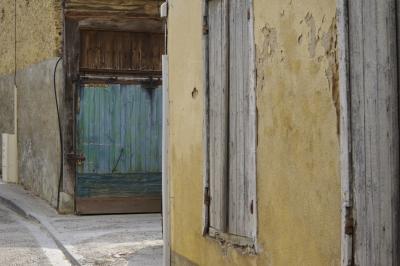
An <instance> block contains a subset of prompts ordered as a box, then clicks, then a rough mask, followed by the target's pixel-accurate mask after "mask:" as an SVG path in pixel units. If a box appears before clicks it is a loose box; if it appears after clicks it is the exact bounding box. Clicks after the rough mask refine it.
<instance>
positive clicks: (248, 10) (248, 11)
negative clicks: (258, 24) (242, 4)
mask: <svg viewBox="0 0 400 266" xmlns="http://www.w3.org/2000/svg"><path fill="white" fill-rule="evenodd" d="M250 18H251V11H250V8H248V9H247V20H250Z"/></svg>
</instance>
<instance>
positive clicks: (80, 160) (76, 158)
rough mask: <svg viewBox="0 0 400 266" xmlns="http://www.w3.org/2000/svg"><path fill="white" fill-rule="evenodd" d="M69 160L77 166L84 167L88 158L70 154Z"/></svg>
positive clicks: (68, 155)
mask: <svg viewBox="0 0 400 266" xmlns="http://www.w3.org/2000/svg"><path fill="white" fill-rule="evenodd" d="M67 160H69V161H73V162H74V163H76V164H77V165H82V164H83V162H84V161H85V160H86V158H85V156H84V155H83V154H76V153H68V154H67Z"/></svg>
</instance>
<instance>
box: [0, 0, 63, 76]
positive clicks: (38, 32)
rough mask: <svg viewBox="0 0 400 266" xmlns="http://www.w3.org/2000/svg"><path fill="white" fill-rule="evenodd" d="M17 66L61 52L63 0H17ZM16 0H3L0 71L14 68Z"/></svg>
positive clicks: (0, 9) (4, 71) (6, 71)
mask: <svg viewBox="0 0 400 266" xmlns="http://www.w3.org/2000/svg"><path fill="white" fill-rule="evenodd" d="M16 3H17V12H16V14H17V19H16V22H17V68H18V69H24V68H26V67H28V66H30V65H33V64H36V63H39V62H41V61H43V60H46V59H49V58H52V57H55V56H59V55H60V49H61V47H62V13H61V0H16ZM14 22H15V9H14V0H1V1H0V58H1V59H0V74H10V73H12V72H13V71H14V61H15V60H14V55H15V54H14V40H15V34H14Z"/></svg>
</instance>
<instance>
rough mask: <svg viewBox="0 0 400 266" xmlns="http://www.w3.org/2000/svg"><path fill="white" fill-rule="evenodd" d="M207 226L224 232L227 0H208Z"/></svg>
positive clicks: (226, 133) (225, 217) (225, 216)
mask: <svg viewBox="0 0 400 266" xmlns="http://www.w3.org/2000/svg"><path fill="white" fill-rule="evenodd" d="M208 5H209V6H208V10H209V13H208V20H209V47H208V51H209V58H208V59H209V145H210V146H209V152H210V154H209V167H210V173H209V178H210V180H209V182H210V199H211V200H210V210H209V211H210V226H211V227H212V228H214V229H216V230H219V231H222V232H225V231H226V226H227V188H228V185H227V181H228V180H227V179H228V171H227V170H228V156H227V151H228V146H227V145H228V91H229V89H228V69H227V67H228V52H229V44H228V25H227V22H228V20H227V6H228V0H213V1H209V3H208Z"/></svg>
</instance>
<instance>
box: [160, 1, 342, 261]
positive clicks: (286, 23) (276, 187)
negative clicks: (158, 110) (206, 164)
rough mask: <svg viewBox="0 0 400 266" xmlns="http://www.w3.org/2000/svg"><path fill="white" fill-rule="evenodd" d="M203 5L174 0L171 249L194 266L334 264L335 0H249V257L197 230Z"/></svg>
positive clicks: (171, 27) (337, 205)
mask: <svg viewBox="0 0 400 266" xmlns="http://www.w3.org/2000/svg"><path fill="white" fill-rule="evenodd" d="M200 10H201V1H200V0H196V1H185V0H173V1H170V10H169V22H168V23H169V24H168V25H169V45H168V47H169V60H170V65H169V77H170V84H169V87H171V88H174V89H173V90H171V91H170V113H169V117H170V147H169V151H170V154H171V158H170V162H171V164H170V168H169V171H170V173H169V175H170V176H171V177H173V178H172V180H171V223H172V229H171V240H172V243H171V247H172V252H173V254H180V256H181V257H184V258H185V259H186V260H188V261H190V262H192V263H193V264H195V265H221V266H224V265H267V266H269V265H274V266H275V265H278V266H279V265H284V266H286V265H339V264H340V207H341V204H340V175H339V138H338V135H337V127H338V125H337V117H338V113H337V98H336V97H337V81H336V79H337V78H338V73H337V69H336V68H337V66H336V64H337V63H336V59H335V57H336V53H337V48H336V28H335V25H334V21H335V17H336V2H335V1H329V0H322V1H321V0H302V1H299V0H290V1H289V0H285V1H282V0H272V1H264V0H254V15H255V25H254V32H255V42H256V67H257V109H258V148H257V185H258V188H257V193H258V228H259V232H258V238H257V240H258V243H257V244H258V253H257V255H255V256H246V255H243V254H242V253H241V252H239V251H237V250H235V249H234V248H231V247H221V246H220V244H219V243H218V242H217V241H215V240H211V239H209V238H204V237H202V234H201V232H202V201H203V198H202V197H203V191H202V189H201V188H202V182H203V158H204V157H203V155H204V151H203V136H202V129H203V120H204V117H203V113H204V112H203V102H204V98H203V96H202V93H199V95H198V97H196V98H194V99H193V97H192V95H191V93H188V91H189V92H191V90H190V88H193V86H195V87H196V88H202V85H203V83H202V77H203V72H202V69H203V68H202V47H201V37H202V24H201V23H202V19H201V12H200ZM193 83H194V85H193ZM188 88H189V90H188ZM199 91H201V90H199ZM200 96H201V97H200ZM188 187H190V188H191V189H190V190H188V189H187V188H188ZM181 217H185V219H181ZM305 243H306V244H305Z"/></svg>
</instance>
